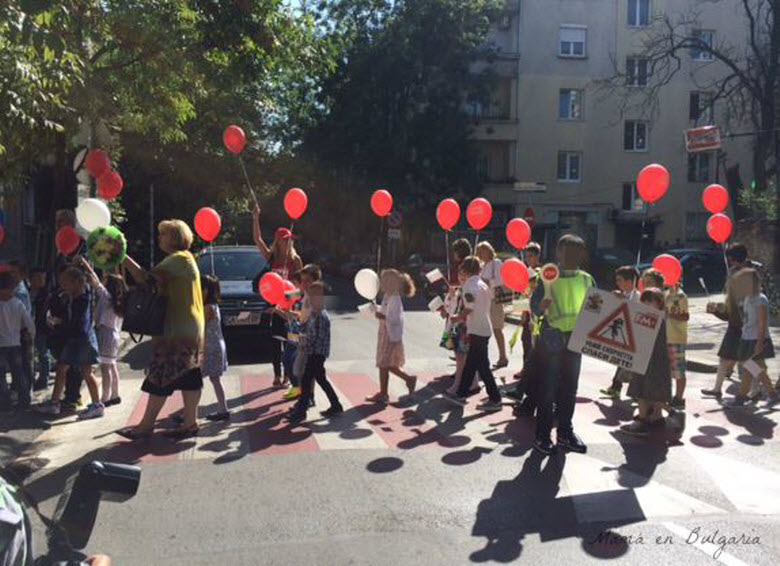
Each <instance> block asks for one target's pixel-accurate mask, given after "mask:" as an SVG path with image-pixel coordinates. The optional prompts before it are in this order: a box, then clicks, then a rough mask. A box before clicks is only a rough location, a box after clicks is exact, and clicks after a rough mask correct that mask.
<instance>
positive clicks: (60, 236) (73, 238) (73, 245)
mask: <svg viewBox="0 0 780 566" xmlns="http://www.w3.org/2000/svg"><path fill="white" fill-rule="evenodd" d="M54 245H55V246H57V251H58V252H60V253H61V254H62V255H70V254H72V253H73V252H75V251H76V250H77V249H79V246H80V245H81V237H80V236H79V234H78V232H76V229H75V228H73V227H71V226H63V227H62V228H60V229H59V230H57V235H56V236H54Z"/></svg>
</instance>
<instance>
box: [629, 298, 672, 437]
mask: <svg viewBox="0 0 780 566" xmlns="http://www.w3.org/2000/svg"><path fill="white" fill-rule="evenodd" d="M640 300H641V302H642V304H645V305H650V306H652V307H654V308H656V309H658V310H659V311H661V312H663V310H664V304H665V299H664V294H663V292H662V291H661V290H660V289H656V288H652V287H651V288H646V289H645V290H644V291H642V295H641V298H640ZM666 349H667V342H666V321H662V322H661V328H660V330H659V331H658V336H657V337H656V339H655V345H654V346H653V353H652V356H651V357H650V363H649V365H648V366H647V371H646V372H645V373H644V374H638V373H634V374H633V376H632V378H631V383H629V385H628V395H629V397H633V398H634V399H637V400H638V402H639V418H638V419H637V420H635V421H633V422H631V423H629V424H627V425H623V426H621V427H620V430H621V431H622V432H624V433H626V434H630V435H633V436H647V435H648V434H649V433H650V431H651V429H652V428H653V427H656V426H663V424H664V419H663V415H662V413H661V409H662V408H663V407H664V405H666V404H667V403H668V402H669V400H670V399H671V397H672V380H671V369H670V364H669V361H670V360H669V356H668V354H667V352H666Z"/></svg>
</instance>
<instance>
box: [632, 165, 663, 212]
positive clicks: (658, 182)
mask: <svg viewBox="0 0 780 566" xmlns="http://www.w3.org/2000/svg"><path fill="white" fill-rule="evenodd" d="M668 189H669V171H667V169H666V167H664V166H663V165H659V164H658V163H653V164H651V165H648V166H647V167H645V168H644V169H642V170H641V171H640V172H639V176H638V177H637V179H636V190H637V192H638V193H639V196H640V197H642V200H644V201H645V202H647V203H649V204H652V203H654V202H656V201H657V200H660V199H661V197H662V196H664V195H665V194H666V191H667V190H668Z"/></svg>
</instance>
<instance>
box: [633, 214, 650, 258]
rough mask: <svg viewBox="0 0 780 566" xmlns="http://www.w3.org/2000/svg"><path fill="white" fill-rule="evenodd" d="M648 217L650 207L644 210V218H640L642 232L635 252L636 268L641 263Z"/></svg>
mask: <svg viewBox="0 0 780 566" xmlns="http://www.w3.org/2000/svg"><path fill="white" fill-rule="evenodd" d="M649 215H650V207H649V206H648V207H647V208H645V217H644V218H642V231H641V232H640V233H639V249H638V250H637V251H636V267H638V266H639V262H640V261H641V259H640V258H641V257H642V240H644V239H645V222H647V217H648V216H649Z"/></svg>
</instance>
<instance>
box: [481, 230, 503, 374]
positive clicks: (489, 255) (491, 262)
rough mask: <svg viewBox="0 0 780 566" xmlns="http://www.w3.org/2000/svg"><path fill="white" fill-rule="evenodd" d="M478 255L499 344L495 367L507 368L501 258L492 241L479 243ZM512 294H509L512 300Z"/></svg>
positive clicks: (491, 321)
mask: <svg viewBox="0 0 780 566" xmlns="http://www.w3.org/2000/svg"><path fill="white" fill-rule="evenodd" d="M476 256H477V257H478V258H479V260H480V261H481V262H482V264H483V267H482V273H481V274H480V277H482V280H483V281H484V282H485V283H487V285H488V287H489V288H490V293H491V301H490V324H491V325H492V326H493V336H495V338H496V344H497V345H498V361H497V362H496V365H495V366H493V369H494V370H496V369H501V368H505V367H506V366H508V365H509V359H508V358H507V357H506V340H505V339H504V303H503V302H502V296H501V294H502V291H503V288H502V285H503V281H502V279H501V260H500V259H497V258H496V250H494V249H493V246H491V245H490V242H480V243H479V244H477V249H476ZM511 297H512V294H511V293H510V294H509V299H510V302H511Z"/></svg>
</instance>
